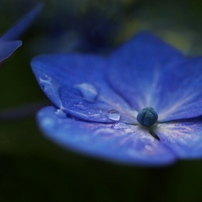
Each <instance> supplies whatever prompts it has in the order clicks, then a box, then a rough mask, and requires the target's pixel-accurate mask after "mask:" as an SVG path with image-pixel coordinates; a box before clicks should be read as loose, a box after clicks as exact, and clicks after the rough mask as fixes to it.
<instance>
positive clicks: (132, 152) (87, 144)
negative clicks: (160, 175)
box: [38, 107, 175, 166]
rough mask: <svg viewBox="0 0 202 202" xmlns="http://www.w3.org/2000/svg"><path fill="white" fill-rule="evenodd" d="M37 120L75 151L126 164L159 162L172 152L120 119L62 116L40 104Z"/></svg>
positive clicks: (47, 132) (167, 160) (167, 159)
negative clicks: (112, 121) (86, 119)
mask: <svg viewBox="0 0 202 202" xmlns="http://www.w3.org/2000/svg"><path fill="white" fill-rule="evenodd" d="M38 123H39V125H40V127H41V130H42V131H43V132H44V133H45V135H46V136H47V137H48V138H50V139H52V140H53V141H55V142H57V143H58V144H60V145H62V146H63V147H65V148H71V149H73V150H75V151H78V152H81V153H84V154H88V155H91V156H96V157H100V158H104V159H107V160H110V161H116V162H121V163H127V164H139V165H150V166H159V165H165V164H169V163H172V162H173V161H174V160H175V156H174V155H173V154H172V153H171V152H170V151H169V150H168V149H167V148H166V147H164V146H163V145H162V144H161V142H160V141H158V140H156V139H155V138H154V137H152V136H151V135H150V134H148V133H147V131H144V130H142V129H141V128H139V126H134V125H125V124H123V123H117V124H115V125H113V124H99V123H92V122H91V123H90V122H83V121H79V120H75V119H71V118H68V117H66V115H65V114H64V112H62V110H57V109H56V108H54V107H46V108H43V109H42V110H41V111H40V112H39V113H38Z"/></svg>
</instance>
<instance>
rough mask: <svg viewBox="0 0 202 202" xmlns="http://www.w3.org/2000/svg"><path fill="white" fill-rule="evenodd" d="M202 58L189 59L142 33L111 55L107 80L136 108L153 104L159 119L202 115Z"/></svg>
mask: <svg viewBox="0 0 202 202" xmlns="http://www.w3.org/2000/svg"><path fill="white" fill-rule="evenodd" d="M201 66H202V58H196V59H192V60H187V59H185V57H184V56H183V55H182V54H181V53H180V52H179V51H178V50H176V49H175V48H173V47H171V46H169V45H168V44H166V43H164V42H162V41H161V40H159V39H158V38H157V37H155V36H153V35H152V34H149V33H146V32H143V33H139V34H138V35H136V36H135V37H134V38H132V39H131V40H129V41H128V42H126V43H125V44H124V45H123V46H122V47H121V48H120V49H118V50H117V51H116V52H114V54H113V55H112V56H111V59H110V70H109V74H108V80H109V82H110V84H111V85H112V86H113V88H114V89H115V90H116V91H117V92H118V93H120V94H121V95H122V96H123V97H124V98H125V99H126V100H127V101H128V102H129V103H130V104H131V105H132V106H133V107H134V108H135V109H136V110H138V111H140V110H141V109H143V108H145V107H152V108H154V110H155V111H156V112H157V113H158V114H159V120H160V121H166V120H173V119H181V118H192V117H196V116H199V115H201V114H202V99H200V98H201V96H202V91H201V88H202V76H201V75H202V68H201Z"/></svg>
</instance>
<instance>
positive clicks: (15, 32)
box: [0, 4, 42, 42]
mask: <svg viewBox="0 0 202 202" xmlns="http://www.w3.org/2000/svg"><path fill="white" fill-rule="evenodd" d="M41 8H42V4H38V5H37V6H36V7H35V8H34V9H33V10H31V11H30V12H29V13H28V14H27V15H26V16H25V17H23V19H22V20H21V21H20V22H19V23H18V24H16V25H15V26H14V27H12V28H11V29H10V30H9V31H8V32H6V33H5V34H4V35H3V36H2V37H1V38H0V42H1V40H4V41H10V40H11V41H12V40H16V39H18V37H19V36H20V35H21V34H22V33H23V32H24V31H25V29H27V27H28V26H29V24H30V23H31V22H32V21H33V19H34V18H35V17H36V15H37V14H38V13H39V11H40V10H41Z"/></svg>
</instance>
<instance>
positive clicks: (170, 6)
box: [0, 0, 202, 202]
mask: <svg viewBox="0 0 202 202" xmlns="http://www.w3.org/2000/svg"><path fill="white" fill-rule="evenodd" d="M39 2H44V8H43V10H42V11H41V13H40V14H39V15H38V16H37V18H36V19H35V21H34V23H33V24H32V25H31V26H30V28H29V29H28V30H27V32H26V33H25V34H24V35H23V37H21V39H22V40H23V46H22V47H20V48H19V49H18V50H17V51H16V52H15V53H14V54H13V55H12V56H11V57H10V58H9V59H8V60H7V61H6V62H5V63H4V64H3V65H2V66H1V69H0V70H1V74H0V93H1V99H0V109H1V110H2V112H4V111H5V110H10V109H14V108H18V107H23V106H26V105H29V104H31V103H37V105H36V106H37V107H36V106H35V105H34V106H35V107H34V108H32V111H33V113H31V114H30V115H29V116H28V117H26V118H22V117H21V118H20V116H21V115H23V114H24V112H27V110H25V111H24V110H22V113H20V114H19V115H18V111H15V112H16V115H18V116H17V117H18V118H16V117H13V119H11V120H6V119H5V120H3V119H2V120H1V122H0V202H16V201H17V202H18V201H20V202H36V201H37V202H40V201H48V202H63V201H65V202H67V201H70V202H77V201H78V202H80V201H82V202H84V201H87V202H89V201H94V202H108V201H109V202H113V201H127V202H133V201H136V202H139V201H166V202H167V201H183V202H186V201H188V202H189V201H201V200H202V192H201V186H202V160H192V161H191V160H190V161H178V162H177V163H176V164H174V165H171V166H168V167H164V168H142V167H138V166H125V165H119V164H113V163H110V162H105V161H101V160H98V159H93V158H90V157H86V156H82V155H80V154H76V153H74V152H71V151H69V150H64V149H63V148H60V147H59V146H57V145H55V144H54V143H53V142H51V141H49V140H48V139H46V138H45V137H44V136H43V135H42V133H41V132H40V131H39V129H38V127H37V123H36V120H35V114H36V111H37V110H35V108H40V107H38V106H41V107H43V105H44V103H45V105H46V103H47V105H48V104H49V103H48V99H47V98H46V97H45V95H44V94H43V93H42V92H41V90H40V88H39V86H38V84H37V82H36V80H35V78H34V75H33V74H32V72H31V68H30V65H29V64H30V60H31V59H32V58H33V57H34V56H36V55H38V54H42V53H55V52H81V53H91V52H92V53H96V54H101V55H106V54H109V53H110V51H112V50H113V49H114V48H116V47H117V46H118V45H119V44H121V43H122V42H124V41H125V40H126V39H127V38H129V37H131V36H132V35H133V34H135V33H136V32H137V31H139V30H150V31H152V32H154V33H156V34H157V35H158V36H160V37H161V38H162V39H164V40H166V41H167V42H169V43H171V44H173V45H174V46H176V47H177V48H179V49H180V50H181V51H183V52H184V53H185V54H186V55H187V56H188V57H189V56H198V55H202V26H201V24H202V2H201V1H200V0H192V1H189V0H175V1H174V0H164V1H161V0H153V1H150V0H74V1H73V0H46V1H45V0H44V1H42V0H41V1H38V0H9V1H8V0H1V2H0V34H2V35H3V34H4V33H5V32H6V31H7V30H8V29H9V28H11V27H12V26H13V25H14V24H15V23H16V22H17V20H20V18H22V17H23V15H24V14H26V13H27V12H28V11H29V10H31V9H32V8H33V7H34V6H35V5H37V3H39ZM31 106H32V105H31Z"/></svg>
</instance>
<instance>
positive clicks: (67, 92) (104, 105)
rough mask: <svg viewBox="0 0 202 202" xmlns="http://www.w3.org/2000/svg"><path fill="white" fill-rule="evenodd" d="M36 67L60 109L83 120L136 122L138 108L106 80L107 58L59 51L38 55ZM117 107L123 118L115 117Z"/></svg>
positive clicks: (33, 62)
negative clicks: (124, 98)
mask: <svg viewBox="0 0 202 202" xmlns="http://www.w3.org/2000/svg"><path fill="white" fill-rule="evenodd" d="M31 65H32V69H33V71H34V73H35V76H36V78H37V80H38V82H39V85H40V86H41V88H42V90H43V91H44V92H45V93H46V95H47V96H48V97H49V99H50V100H51V101H52V102H53V103H54V105H55V106H57V107H58V108H61V109H63V110H64V111H65V112H66V113H68V114H71V115H72V116H75V117H77V118H79V119H82V120H87V121H93V122H116V121H118V120H121V121H124V122H126V123H135V122H136V115H137V111H135V110H134V109H133V108H131V107H130V106H129V105H128V104H127V103H126V102H125V101H124V100H123V99H122V98H121V97H120V96H119V95H117V94H116V92H114V91H113V90H112V89H111V88H110V87H109V86H108V85H107V83H106V81H105V80H104V74H105V73H106V70H107V66H106V60H105V59H104V58H101V57H98V56H94V55H77V54H58V55H57V54H55V55H44V56H39V57H36V58H35V59H34V60H33V61H32V64H31ZM111 110H116V111H117V112H118V113H117V114H119V115H120V117H115V118H111V116H109V112H110V111H111Z"/></svg>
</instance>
